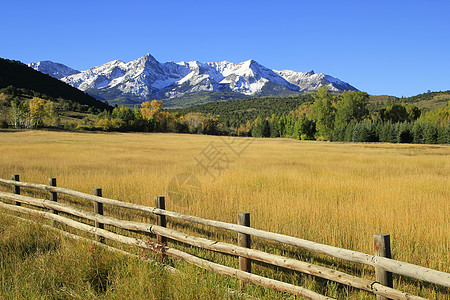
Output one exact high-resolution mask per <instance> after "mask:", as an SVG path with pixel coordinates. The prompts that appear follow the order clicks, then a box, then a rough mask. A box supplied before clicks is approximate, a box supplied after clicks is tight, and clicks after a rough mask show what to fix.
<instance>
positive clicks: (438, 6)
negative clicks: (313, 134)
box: [0, 0, 450, 97]
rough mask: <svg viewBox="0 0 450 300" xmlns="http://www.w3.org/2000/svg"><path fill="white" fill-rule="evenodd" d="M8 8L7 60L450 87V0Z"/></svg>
mask: <svg viewBox="0 0 450 300" xmlns="http://www.w3.org/2000/svg"><path fill="white" fill-rule="evenodd" d="M0 11H1V12H2V16H1V17H0V57H3V58H8V59H15V60H20V61H22V62H24V63H30V62H36V61H40V60H52V61H55V62H60V63H63V64H65V65H68V66H70V67H72V68H75V69H79V70H85V69H89V68H91V67H93V66H97V65H100V64H102V63H105V62H108V61H111V60H113V59H119V60H122V61H131V60H134V59H136V58H138V57H141V56H143V55H144V54H146V53H150V54H151V55H153V56H154V57H155V58H156V59H157V60H158V61H160V62H166V61H175V62H178V61H190V60H198V61H202V62H206V61H222V60H227V61H231V62H234V63H239V62H242V61H245V60H248V59H254V60H256V61H258V62H259V63H261V64H262V65H264V66H266V67H269V68H272V69H277V70H283V69H291V70H295V71H300V72H306V71H310V70H314V71H315V72H321V73H325V74H328V75H331V76H334V77H337V78H339V79H341V80H344V81H346V82H348V83H350V84H352V85H354V86H355V87H356V88H358V89H360V90H362V91H366V92H368V93H369V94H373V95H381V94H388V95H394V96H399V97H400V96H412V95H416V94H419V93H423V92H426V91H427V90H431V91H439V90H450V17H449V12H450V1H448V0H439V1H434V0H428V1H414V0H412V1H395V0H390V1H328V0H322V1H303V0H298V1H294V0H277V1H265V0H259V1H256V0H240V1H235V0H227V1H211V0H209V1H203V0H194V1H170V0H165V1H133V0H128V1H115V0H109V1H103V0H89V1H85V0H80V1H68V0H63V1H62V0H58V1H46V0H41V1H35V0H33V1H21V0H15V1H6V0H2V1H1V2H0Z"/></svg>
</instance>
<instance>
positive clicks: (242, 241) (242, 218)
mask: <svg viewBox="0 0 450 300" xmlns="http://www.w3.org/2000/svg"><path fill="white" fill-rule="evenodd" d="M238 225H242V226H247V227H250V213H238ZM250 244H251V238H250V235H249V234H245V233H238V246H240V247H245V248H250ZM239 270H241V271H244V272H248V273H251V272H252V265H251V260H250V259H248V258H245V257H239ZM246 287H247V283H246V282H242V284H241V288H242V289H245V288H246Z"/></svg>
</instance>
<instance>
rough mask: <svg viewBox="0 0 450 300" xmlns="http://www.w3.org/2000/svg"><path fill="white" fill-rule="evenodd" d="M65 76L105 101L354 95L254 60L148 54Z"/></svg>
mask: <svg viewBox="0 0 450 300" xmlns="http://www.w3.org/2000/svg"><path fill="white" fill-rule="evenodd" d="M43 63H45V62H40V63H36V64H35V65H41V64H43ZM62 66H64V65H62ZM64 67H65V66H64ZM66 68H68V67H66ZM41 69H42V71H43V72H47V71H51V72H53V73H52V74H60V73H62V69H63V68H62V67H61V68H60V69H58V70H56V71H55V70H53V69H45V71H44V69H43V68H41ZM68 69H70V68H68ZM71 70H73V69H71ZM58 72H59V73H58ZM49 73H50V72H49ZM69 73H71V74H69V75H66V76H65V77H62V78H61V80H62V81H64V82H66V83H68V84H70V85H72V86H74V87H77V88H79V89H80V90H82V91H86V92H88V93H89V92H91V93H93V94H94V92H95V95H97V96H99V95H103V96H102V97H103V98H105V99H106V100H108V99H107V98H108V97H111V95H114V96H115V97H116V96H118V95H129V96H132V97H134V98H138V99H141V100H142V101H146V100H148V99H149V98H151V99H154V98H159V99H163V98H173V97H179V96H183V95H186V94H190V93H196V92H201V91H211V92H237V93H241V94H244V95H259V94H262V93H265V94H271V93H273V94H276V93H280V92H281V93H282V92H286V91H291V92H309V91H315V90H317V89H318V88H319V87H321V86H328V88H329V89H330V90H332V91H344V90H356V89H355V88H354V87H353V86H351V85H349V84H348V83H345V82H343V81H341V80H339V79H337V78H334V77H331V76H329V75H325V74H323V73H319V74H316V73H314V72H313V71H311V72H306V73H302V72H295V71H290V70H283V71H277V70H271V69H268V68H266V67H264V66H263V65H261V64H259V63H258V62H256V61H254V60H247V61H245V62H242V63H238V64H234V63H231V62H227V61H222V62H207V63H202V62H198V61H190V62H179V63H174V62H166V63H162V64H161V63H159V62H158V61H157V60H156V59H155V58H154V57H153V56H151V55H150V54H146V55H144V56H143V57H141V58H138V59H136V60H133V61H131V62H128V63H125V62H122V61H119V60H114V61H111V62H108V63H105V64H103V65H100V66H97V67H94V68H92V69H89V70H86V71H82V72H79V71H76V70H73V72H69Z"/></svg>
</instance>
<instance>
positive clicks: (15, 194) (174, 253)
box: [0, 175, 450, 299]
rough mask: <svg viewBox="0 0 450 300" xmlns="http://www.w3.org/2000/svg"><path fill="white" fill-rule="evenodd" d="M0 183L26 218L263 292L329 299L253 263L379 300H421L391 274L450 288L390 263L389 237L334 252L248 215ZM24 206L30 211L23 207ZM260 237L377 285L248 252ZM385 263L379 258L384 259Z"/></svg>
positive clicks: (443, 277)
mask: <svg viewBox="0 0 450 300" xmlns="http://www.w3.org/2000/svg"><path fill="white" fill-rule="evenodd" d="M0 183H2V184H5V185H10V186H11V188H12V193H7V192H0V199H3V200H9V201H11V203H13V204H8V203H5V202H3V201H0V207H2V208H5V209H8V210H11V211H16V212H20V213H24V214H30V215H35V216H40V217H43V218H46V219H49V220H52V221H53V222H58V223H62V224H65V225H67V226H70V227H72V228H75V229H78V230H80V231H84V232H88V233H92V234H94V235H95V236H97V239H98V241H100V242H104V241H105V239H109V240H113V241H116V242H119V243H123V244H127V245H133V246H138V247H141V248H145V249H150V250H152V251H155V252H158V253H160V254H161V255H167V256H171V257H175V258H179V259H182V260H184V261H186V262H188V263H191V264H194V265H196V266H199V267H201V268H204V269H208V270H211V271H214V272H217V273H220V274H225V275H228V276H232V277H235V278H237V279H240V280H242V281H243V282H244V284H243V286H245V283H246V282H251V283H254V284H257V285H261V286H264V287H268V288H272V289H275V290H279V291H282V292H287V293H291V294H294V295H298V296H302V297H305V298H310V299H330V298H328V297H325V296H323V295H320V294H317V293H315V292H313V291H310V290H307V289H305V288H302V287H299V286H295V285H292V284H289V283H285V282H281V281H278V280H274V279H270V278H265V277H262V276H259V275H256V274H252V273H251V261H252V260H254V261H260V262H264V263H267V264H271V265H274V266H278V267H282V268H286V269H290V270H294V271H298V272H301V273H305V274H310V275H313V276H317V277H321V278H324V279H327V280H331V281H334V282H338V283H341V284H344V285H348V286H351V287H354V288H357V289H361V290H365V291H368V292H372V293H374V294H376V295H377V298H378V299H423V298H421V297H418V296H414V295H410V294H408V293H405V292H402V291H400V290H397V289H394V288H393V287H392V273H396V274H401V275H404V276H408V277H412V278H415V279H419V280H424V281H427V282H431V283H434V284H437V285H441V286H444V287H446V288H450V274H449V273H445V272H440V271H437V270H433V269H429V268H425V267H421V266H417V265H413V264H409V263H405V262H401V261H396V260H393V259H391V258H390V245H389V236H388V235H380V234H377V235H375V241H374V242H375V249H376V251H375V252H376V253H375V254H376V255H369V254H365V253H361V252H356V251H352V250H348V249H342V248H337V247H333V246H329V245H324V244H319V243H315V242H312V241H308V240H303V239H300V238H295V237H291V236H286V235H282V234H277V233H272V232H268V231H264V230H259V229H255V228H251V227H250V216H249V214H246V213H241V214H239V224H231V223H225V222H221V221H215V220H209V219H205V218H201V217H195V216H190V215H185V214H181V213H177V212H172V211H167V210H165V209H164V208H165V204H164V200H165V199H164V197H156V198H155V207H149V206H144V205H139V204H134V203H127V202H122V201H118V200H115V199H109V198H104V197H102V192H101V189H95V190H94V195H90V194H86V193H82V192H78V191H74V190H70V189H66V188H61V187H56V179H54V178H53V179H50V181H49V183H50V185H44V184H36V183H28V182H20V181H19V176H18V175H14V176H13V180H7V179H1V178H0ZM20 188H31V189H37V190H41V191H45V192H48V193H49V196H50V200H47V199H38V198H34V197H28V196H24V195H20V194H21V189H20ZM57 194H65V195H69V196H73V197H76V198H80V199H85V200H89V201H92V202H93V203H94V210H93V211H88V210H86V209H81V208H77V207H74V206H71V205H68V204H65V203H64V204H63V203H59V202H57V201H58V197H57ZM21 204H26V205H28V206H30V207H24V206H21ZM104 204H105V205H112V206H116V207H121V208H127V209H132V210H136V211H140V212H146V213H151V214H154V215H156V216H157V224H147V223H142V222H135V221H127V220H121V219H118V218H115V217H112V216H104V215H103V205H104ZM31 207H39V208H44V209H47V210H48V211H42V210H35V209H32V208H31ZM60 212H63V213H65V214H69V215H71V216H76V217H80V218H83V219H86V220H90V221H93V222H94V226H91V225H88V224H85V223H81V222H78V221H75V220H73V219H71V218H69V216H67V215H65V216H62V215H61V214H60ZM166 217H170V218H174V219H179V220H183V221H187V222H190V223H195V224H201V225H206V226H211V227H214V228H221V229H226V230H230V231H233V232H237V233H238V235H239V238H238V241H239V245H232V244H228V243H224V242H219V241H213V240H209V239H206V238H202V237H198V236H193V235H189V234H186V233H182V232H178V231H175V230H173V229H169V228H166V223H167V220H166ZM104 225H110V226H114V227H116V228H120V229H124V230H130V231H133V232H142V233H152V234H155V235H156V237H157V240H156V241H155V242H149V241H146V240H142V239H139V238H135V237H129V236H125V235H121V234H117V233H114V232H111V231H108V230H105V229H104ZM251 236H254V237H259V238H264V239H267V240H271V241H275V242H279V243H283V244H287V245H291V246H296V247H300V248H303V249H306V250H309V251H312V252H315V253H321V254H326V255H329V256H331V257H336V258H340V259H344V260H346V261H350V262H356V263H362V264H366V265H370V266H373V267H375V270H376V277H377V279H376V280H369V279H364V278H359V277H356V276H353V275H350V274H346V273H344V272H340V271H337V270H333V269H330V268H326V267H323V266H317V265H313V264H310V263H306V262H302V261H299V260H295V259H292V258H288V257H284V256H279V255H274V254H270V253H266V252H263V251H259V250H256V249H250V237H251ZM167 239H171V240H175V241H179V242H182V243H184V244H187V245H191V246H195V247H199V248H202V249H207V250H211V251H216V252H220V253H225V254H230V255H234V256H238V257H239V262H240V263H239V265H240V269H234V268H230V267H228V266H224V265H220V264H217V263H214V262H211V261H208V260H205V259H202V258H199V257H196V256H194V255H192V254H189V253H186V252H183V251H180V250H177V249H174V248H171V247H168V246H167ZM381 255H383V256H387V257H383V256H381Z"/></svg>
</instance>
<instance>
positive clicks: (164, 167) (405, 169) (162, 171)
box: [0, 131, 450, 299]
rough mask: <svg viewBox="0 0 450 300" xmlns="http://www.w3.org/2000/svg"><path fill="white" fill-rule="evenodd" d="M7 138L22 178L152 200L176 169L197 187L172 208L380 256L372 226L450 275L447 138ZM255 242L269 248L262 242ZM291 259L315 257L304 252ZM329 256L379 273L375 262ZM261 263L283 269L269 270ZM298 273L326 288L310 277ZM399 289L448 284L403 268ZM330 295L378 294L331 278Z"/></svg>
mask: <svg viewBox="0 0 450 300" xmlns="http://www.w3.org/2000/svg"><path fill="white" fill-rule="evenodd" d="M236 142H237V143H236ZM247 142H249V144H248V145H247V144H246V143H247ZM250 142H251V143H250ZM230 143H231V144H230ZM240 143H244V144H240ZM0 145H1V146H0V166H1V167H2V168H1V174H0V175H1V177H3V178H10V176H11V175H12V174H20V175H21V179H22V180H23V181H29V182H41V183H47V180H48V178H49V177H57V180H58V185H59V186H64V187H67V188H72V189H75V190H80V191H84V192H87V193H91V192H92V189H93V188H99V187H101V188H103V195H104V196H105V197H110V198H116V199H119V200H122V201H127V202H135V203H140V204H145V205H150V206H153V204H154V203H153V197H154V196H157V195H168V191H171V190H172V189H173V186H171V185H170V184H169V183H170V182H171V180H172V179H173V178H174V177H175V176H176V175H177V174H180V173H186V174H191V175H192V176H193V177H194V178H197V179H198V182H199V183H200V185H201V189H194V190H192V189H189V187H186V186H184V187H183V186H182V187H180V188H181V191H182V192H185V193H184V196H183V197H182V198H181V199H180V198H177V197H176V196H173V195H172V197H171V196H169V197H168V199H167V204H166V207H167V209H169V210H174V211H178V212H183V213H188V214H192V215H197V216H202V217H206V218H210V219H216V220H221V221H226V222H233V223H234V222H236V219H237V216H236V215H237V213H238V212H242V211H248V212H250V213H251V219H252V220H251V222H252V226H253V227H256V228H260V229H266V230H270V231H273V232H279V233H283V234H287V235H292V236H297V237H301V238H304V239H308V240H312V241H315V242H319V243H325V244H329V245H333V246H337V247H343V248H347V249H352V250H357V251H361V252H365V253H373V248H372V247H373V246H372V244H373V241H372V236H373V234H374V233H378V232H385V233H390V234H391V238H392V244H393V245H392V248H393V249H392V251H393V257H394V259H397V260H402V261H406V262H410V263H414V264H418V265H422V266H425V267H429V268H433V269H437V270H441V271H444V272H450V269H449V268H450V263H449V253H450V251H449V250H450V249H449V236H450V231H449V226H448V224H449V220H450V217H449V214H450V207H449V205H450V204H449V201H448V199H450V190H449V184H448V183H449V179H450V178H449V175H448V174H450V148H449V147H446V146H426V145H388V144H335V143H315V142H298V141H294V140H284V139H245V138H240V139H230V140H229V139H225V140H223V139H221V138H219V137H211V136H193V135H175V134H83V133H57V132H39V131H30V132H7V133H0ZM244 146H248V148H244ZM233 150H234V151H233ZM240 150H242V151H240ZM236 152H238V154H239V155H238V154H237V153H236ZM212 154H216V155H217V154H220V155H219V156H215V157H216V158H217V157H220V160H218V159H216V162H217V163H219V164H220V166H221V168H217V166H218V164H211V165H210V167H209V168H207V169H206V171H207V172H205V169H204V168H203V167H202V166H201V164H199V162H201V163H205V162H207V160H206V158H208V157H209V158H212V156H211V155H212ZM207 155H209V156H207ZM169 222H170V221H169ZM254 245H255V247H262V248H268V249H269V248H271V247H272V245H271V244H269V243H265V242H264V241H259V240H256V239H255V241H254ZM286 251H297V250H295V249H287V250H286ZM293 255H300V256H302V257H305V259H308V258H307V256H306V253H304V252H297V254H295V252H294V253H293ZM312 259H315V260H317V261H321V260H323V258H321V257H315V256H312ZM224 261H226V262H227V263H228V260H227V259H224ZM327 262H328V263H331V264H334V265H337V266H341V267H342V268H347V269H348V268H351V269H353V271H355V273H357V274H361V276H363V277H366V278H373V271H372V270H371V268H368V267H365V268H363V267H353V266H349V265H346V264H343V263H342V262H340V261H338V260H332V259H330V260H328V261H327ZM33 264H34V263H33ZM228 264H231V265H232V264H233V262H229V263H228ZM255 270H256V271H259V270H260V271H261V272H265V273H266V274H270V275H273V276H279V274H278V275H277V272H278V271H271V270H270V269H267V268H264V267H263V266H261V267H259V266H257V267H256V268H255ZM150 274H152V276H153V275H154V276H157V274H156V273H155V274H154V273H150ZM149 277H150V278H151V276H149ZM18 278H21V277H18ZM292 278H297V279H293V280H299V281H300V282H299V283H300V284H302V285H303V286H305V287H309V288H312V289H315V290H319V291H321V289H320V287H318V285H319V284H317V282H315V281H312V279H311V278H309V277H301V278H300V279H298V276H295V275H292V276H291V279H292ZM74 280H75V279H74ZM194 284H195V283H194ZM16 286H20V284H19V283H18V282H17V285H16ZM63 286H64V284H63ZM394 286H395V287H396V288H399V289H402V290H404V291H408V292H411V293H413V294H417V295H421V296H424V297H427V298H436V299H439V298H445V297H448V294H447V293H448V290H447V291H446V290H443V289H439V288H437V287H435V286H432V285H428V284H424V283H420V282H417V281H414V280H408V279H406V278H403V277H400V276H396V277H395V283H394ZM200 289H202V290H203V289H204V290H206V291H208V288H207V287H204V288H203V287H201V288H200ZM336 290H338V291H336ZM86 291H87V290H86ZM16 292H18V291H16ZM197 292H200V291H197ZM86 293H89V292H86ZM325 293H327V294H328V295H330V296H333V295H334V296H338V297H340V298H344V297H347V296H345V295H349V294H347V293H350V294H351V295H352V297H357V298H371V297H372V296H370V295H367V294H365V293H363V294H360V293H358V292H355V291H351V290H350V291H347V290H342V289H337V288H336V286H333V285H331V286H329V287H328V288H327V289H326V290H325ZM85 295H88V294H85ZM219 298H220V297H219Z"/></svg>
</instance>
